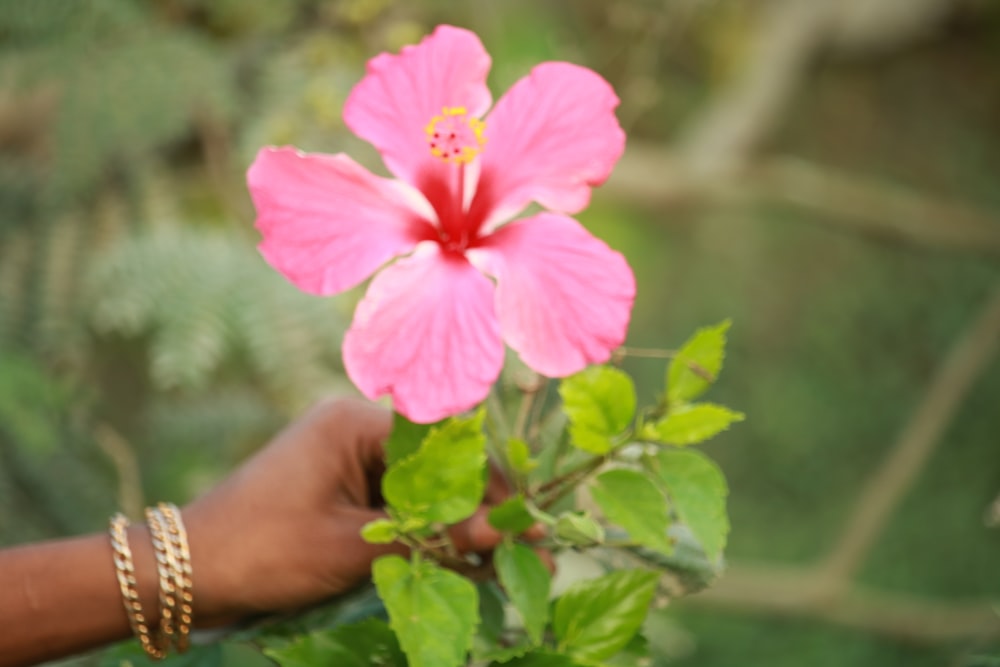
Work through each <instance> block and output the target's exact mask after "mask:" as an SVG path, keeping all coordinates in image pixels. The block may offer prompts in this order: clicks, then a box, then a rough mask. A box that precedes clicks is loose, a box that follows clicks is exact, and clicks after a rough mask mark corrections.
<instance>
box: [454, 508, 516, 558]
mask: <svg viewBox="0 0 1000 667" xmlns="http://www.w3.org/2000/svg"><path fill="white" fill-rule="evenodd" d="M489 512H490V508H489V507H487V506H485V505H481V506H480V507H479V509H477V510H476V512H475V513H474V514H473V515H472V516H470V517H469V518H468V519H466V520H465V521H462V522H461V523H459V524H456V525H454V526H451V527H450V528H449V529H448V535H449V536H450V537H451V541H452V543H454V545H455V548H456V549H458V550H459V551H461V552H462V553H484V552H486V551H492V550H493V549H495V548H496V547H497V545H498V544H500V541H501V540H502V539H503V534H502V533H501V532H500V531H498V530H497V529H496V528H494V527H493V526H491V525H490V522H489V519H488V516H489Z"/></svg>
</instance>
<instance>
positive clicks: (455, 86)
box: [344, 25, 492, 184]
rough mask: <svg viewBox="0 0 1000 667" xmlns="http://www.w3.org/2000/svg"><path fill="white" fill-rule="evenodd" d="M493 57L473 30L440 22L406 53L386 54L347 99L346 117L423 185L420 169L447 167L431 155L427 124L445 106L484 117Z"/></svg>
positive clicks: (390, 163)
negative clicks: (487, 83) (488, 77)
mask: <svg viewBox="0 0 1000 667" xmlns="http://www.w3.org/2000/svg"><path fill="white" fill-rule="evenodd" d="M489 70H490V56H489V54H488V53H486V50H485V49H484V48H483V45H482V43H481V42H480V41H479V38H478V37H477V36H476V35H475V34H474V33H471V32H469V31H468V30H462V29H461V28H454V27H452V26H447V25H443V26H439V27H438V28H437V29H436V30H435V31H434V33H433V34H431V35H430V36H428V37H425V38H424V40H423V41H422V42H420V44H417V45H415V46H407V47H405V48H404V49H403V50H402V51H401V52H400V54H399V55H398V56H397V55H391V54H388V53H383V54H382V55H379V56H377V57H375V58H373V59H372V60H370V61H369V62H368V73H367V74H366V75H365V77H364V78H363V79H362V80H361V81H360V82H359V83H358V85H356V86H355V87H354V90H352V91H351V94H350V96H349V97H348V98H347V102H346V103H345V104H344V122H345V123H346V124H347V126H348V127H349V128H351V130H352V131H353V132H354V133H355V134H356V135H358V136H359V137H361V138H362V139H364V140H366V141H368V142H370V143H371V144H372V145H374V146H375V148H377V149H378V151H379V152H380V153H381V154H382V158H383V159H384V160H385V164H386V166H387V167H388V168H389V171H391V172H392V173H393V174H395V175H396V176H398V177H399V178H401V179H403V180H405V181H407V182H409V183H413V184H417V182H418V179H419V176H420V172H421V171H423V170H426V169H433V170H440V169H441V168H442V167H443V166H444V162H442V161H441V160H440V159H439V158H436V157H434V156H433V155H432V154H431V151H430V148H429V146H428V144H427V134H426V131H425V129H426V127H427V125H428V124H429V123H430V122H431V121H432V119H433V118H434V117H435V116H438V115H440V114H441V113H442V111H443V109H444V108H445V107H448V108H454V107H464V108H465V110H466V112H467V113H468V114H470V115H472V116H476V117H479V116H482V114H484V113H485V112H486V110H487V109H488V108H489V106H490V103H491V101H492V97H491V95H490V90H489V88H487V87H486V75H487V74H488V73H489Z"/></svg>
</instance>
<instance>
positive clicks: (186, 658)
mask: <svg viewBox="0 0 1000 667" xmlns="http://www.w3.org/2000/svg"><path fill="white" fill-rule="evenodd" d="M97 664H99V665H100V667H274V663H273V662H271V661H270V660H268V659H267V658H266V657H264V656H263V655H261V653H260V652H259V651H258V650H257V649H256V648H255V647H254V646H253V644H249V643H246V642H234V641H227V642H222V643H213V644H201V645H199V644H194V645H192V646H191V648H190V649H189V650H188V651H187V652H185V653H172V654H170V655H168V656H167V657H166V658H165V659H163V660H152V659H150V658H149V656H147V655H146V654H145V652H144V651H143V650H142V647H141V646H139V642H136V641H128V642H123V643H121V644H118V645H117V646H115V647H114V648H112V649H110V650H108V651H105V652H104V654H103V655H101V658H100V662H99V663H97ZM316 664H318V663H316ZM339 664H342V663H339ZM353 664H354V663H347V664H346V667H353ZM368 664H370V663H365V665H368ZM386 664H387V666H388V667H397V665H396V663H386ZM282 667H285V666H284V665H282ZM291 667H296V666H295V665H292V666H291ZM399 667H402V665H399Z"/></svg>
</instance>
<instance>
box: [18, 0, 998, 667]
mask: <svg viewBox="0 0 1000 667" xmlns="http://www.w3.org/2000/svg"><path fill="white" fill-rule="evenodd" d="M445 22H446V23H453V24H456V25H460V26H464V27H468V28H471V29H473V30H475V31H476V32H478V33H479V35H480V36H481V37H482V39H483V41H484V43H485V45H486V47H487V49H488V50H489V51H490V52H491V54H492V55H493V58H494V68H493V72H492V75H491V86H492V88H493V90H494V93H495V96H499V94H500V93H501V92H502V91H503V90H504V89H505V88H506V87H507V86H509V85H510V84H511V83H512V82H513V81H515V80H516V79H517V78H519V77H520V76H522V75H524V74H525V73H526V72H527V71H528V70H529V69H530V68H531V66H533V65H534V64H535V63H537V62H539V61H541V60H548V59H559V60H571V61H573V62H577V63H580V64H583V65H586V66H589V67H591V68H593V69H595V70H597V71H598V72H600V73H601V74H602V75H604V76H605V77H606V78H607V79H609V80H610V81H611V83H612V84H613V85H614V86H615V88H616V90H617V91H618V92H619V95H620V96H621V99H622V105H621V107H620V110H619V118H620V120H621V122H622V124H623V126H624V127H625V129H626V131H627V132H628V136H629V146H628V149H627V151H626V155H625V157H624V158H623V160H622V162H621V164H620V166H619V168H618V170H617V171H616V173H615V175H614V176H613V177H612V179H611V180H610V181H609V183H608V184H607V185H606V186H605V187H604V188H601V189H599V190H597V191H596V192H595V195H594V199H593V204H592V206H591V207H590V208H589V209H588V210H587V211H585V212H584V213H582V214H581V215H580V216H579V218H580V219H581V221H583V222H584V224H586V225H587V226H589V227H590V228H591V229H592V230H594V231H595V232H596V233H598V234H599V235H601V236H602V237H603V238H605V239H606V240H607V241H608V242H609V243H610V244H611V245H612V246H614V247H616V248H618V249H619V250H621V251H622V252H624V253H625V254H626V255H627V257H628V259H629V261H630V262H631V263H632V265H633V267H634V269H635V272H636V274H637V277H638V281H639V296H638V299H637V304H636V310H635V314H634V318H633V326H632V329H631V334H630V339H629V344H630V345H633V346H638V347H661V348H664V347H672V346H676V345H678V344H679V343H680V342H681V341H682V340H683V339H684V338H685V337H686V336H687V335H688V334H689V333H690V332H691V331H693V330H694V329H695V328H696V327H698V326H701V325H705V324H709V323H714V322H716V321H719V320H721V319H724V318H725V317H732V318H733V320H734V326H733V329H732V332H731V347H732V350H731V353H730V356H729V359H728V361H727V368H726V371H725V373H724V375H723V378H722V380H721V381H720V386H719V389H718V390H717V392H718V394H717V395H716V398H717V399H718V400H720V401H722V402H725V403H727V404H729V405H732V406H733V407H735V408H737V409H740V410H744V411H745V412H747V413H748V416H749V418H748V421H747V422H746V423H745V424H741V425H739V427H737V428H735V429H734V430H733V431H732V432H731V433H729V434H726V435H725V436H724V437H722V438H720V439H719V440H718V441H717V442H715V443H713V444H712V445H711V446H710V452H711V454H712V455H713V456H715V457H716V458H717V459H718V460H719V461H720V462H721V464H722V466H723V468H724V470H725V472H726V474H727V476H728V477H729V480H730V485H731V495H730V512H731V516H732V522H733V532H732V535H731V542H730V548H729V552H728V557H729V560H730V564H731V571H730V574H729V575H728V576H727V577H725V578H724V579H723V580H722V581H721V582H720V583H719V584H718V585H717V586H716V587H715V588H714V589H712V590H711V591H709V592H707V593H703V594H701V595H698V596H695V597H694V598H691V599H690V600H685V601H680V602H677V603H675V604H673V605H671V606H670V607H668V608H667V609H666V610H664V611H663V612H659V615H658V617H657V619H656V621H657V623H656V627H657V628H659V630H658V631H657V633H656V636H655V637H653V638H652V639H653V643H654V645H655V646H656V649H657V654H658V656H659V657H658V659H657V660H658V664H676V665H692V666H694V665H698V666H699V667H715V666H719V667H722V666H726V667H731V666H733V665H768V666H772V667H775V666H786V665H787V666H793V665H795V666H799V665H803V664H808V665H813V666H824V665H830V666H833V665H853V666H872V667H875V666H878V667H884V666H894V665H901V666H902V665H905V666H907V667H912V666H922V665H956V666H964V667H975V666H985V665H997V664H1000V658H998V657H996V656H998V655H1000V649H998V648H997V638H998V636H1000V617H998V616H997V613H996V612H995V611H994V609H995V608H994V607H993V606H992V603H993V601H996V600H998V599H1000V528H998V527H997V526H998V524H1000V498H998V493H1000V362H998V361H997V359H996V357H995V355H994V352H995V351H996V350H995V348H996V345H997V342H998V339H1000V291H998V288H1000V262H998V261H997V260H998V258H1000V181H998V177H997V175H998V174H1000V76H997V73H998V72H1000V3H996V2H990V1H987V0H983V1H980V2H976V1H973V0H771V1H764V0H761V1H758V2H751V1H748V0H658V1H653V0H636V1H631V2H629V1H620V2H606V1H605V0H574V1H573V2H568V1H566V2H557V1H556V0H530V1H528V0H503V1H500V0H494V1H492V2H491V1H487V0H479V1H476V2H471V1H470V2H464V3H457V2H448V1H446V0H420V1H418V2H406V3H403V2H392V1H391V0H339V1H337V0H330V1H321V0H252V1H251V0H148V1H145V2H143V1H140V0H89V1H87V2H83V1H80V2H76V1H71V0H31V1H30V2H26V1H24V0H2V1H0V545H4V544H15V543H19V542H22V541H27V540H33V539H40V538H45V537H51V536H58V535H67V534H74V533H81V532H88V531H94V530H100V529H102V528H103V526H104V523H105V521H106V518H107V516H108V515H109V514H110V513H111V512H112V511H114V509H116V508H118V507H123V508H125V509H127V510H129V511H131V512H133V513H135V512H137V511H138V509H139V508H141V507H142V506H143V504H144V503H145V502H146V501H148V500H150V499H172V500H175V501H178V502H181V501H185V500H187V499H190V498H191V497H193V496H194V495H196V494H198V493H199V492H200V491H202V490H204V489H205V488H206V487H207V486H208V485H210V484H211V483H212V482H213V480H216V479H218V478H219V477H220V476H221V475H223V474H225V473H226V471H228V470H231V469H232V467H233V466H234V464H235V463H236V462H237V461H239V460H240V459H242V458H243V457H244V456H246V455H247V453H249V452H250V451H253V449H255V448H256V447H258V446H260V445H261V444H262V443H264V442H266V441H267V440H268V438H269V437H270V436H271V435H272V434H273V433H274V431H275V430H276V429H278V428H280V427H281V426H282V425H283V424H284V423H286V422H287V421H288V420H289V419H291V418H293V417H294V416H295V415H296V414H298V413H299V412H300V411H301V410H302V409H303V408H304V406H306V405H308V404H309V403H310V402H312V401H313V400H315V399H316V398H317V397H319V396H321V395H323V394H325V393H330V392H345V391H350V387H349V384H348V383H347V382H346V380H345V379H344V377H343V375H342V373H341V371H340V360H339V342H340V337H341V334H342V332H343V330H344V328H345V327H346V325H347V324H348V322H349V320H350V312H351V307H352V304H353V302H354V299H356V297H357V295H356V294H354V295H347V296H346V297H345V298H338V299H330V300H321V299H315V298H311V297H307V296H305V295H302V294H299V293H298V292H296V290H294V289H293V288H292V287H290V286H289V285H287V284H286V283H285V281H284V280H283V279H282V278H281V277H280V276H279V275H278V274H277V273H275V272H273V271H272V270H270V269H269V268H268V267H267V266H266V265H265V264H264V262H263V260H261V259H260V257H259V255H258V254H257V253H256V250H255V248H254V244H255V242H256V240H257V235H256V232H255V231H254V229H253V225H252V223H253V210H252V207H251V205H250V202H249V198H248V196H247V194H246V190H245V185H244V182H243V174H244V171H245V169H246V167H247V166H248V164H249V163H250V161H251V160H252V159H253V155H254V153H255V152H256V150H257V149H258V148H259V147H260V146H263V145H266V144H286V143H291V144H295V145H297V146H298V147H300V148H302V149H304V150H308V151H323V152H339V151H347V152H350V153H351V154H352V155H355V156H356V157H358V158H359V159H362V160H363V161H365V162H366V163H367V164H369V165H370V166H372V167H373V168H379V166H378V160H377V155H375V153H374V151H373V150H372V149H370V148H369V147H367V146H365V145H363V144H362V143H361V142H360V141H358V140H357V139H355V138H354V137H352V136H351V135H350V134H349V133H348V132H347V131H346V129H345V128H344V126H343V124H342V122H341V119H340V111H341V106H342V104H343V101H344V99H345V96H346V94H347V93H348V91H349V90H350V88H351V86H352V85H353V84H354V83H355V82H357V81H358V79H359V78H360V77H361V75H362V73H363V68H364V63H365V61H366V60H367V59H368V58H370V57H372V56H373V55H375V54H377V53H379V52H381V51H384V50H393V51H394V50H397V49H398V48H399V47H400V46H402V45H404V44H407V43H412V42H415V41H417V40H419V39H420V37H421V36H423V35H424V34H426V33H427V32H429V31H430V30H431V29H432V28H433V26H434V25H436V24H438V23H445ZM626 363H627V366H628V368H629V370H630V371H632V372H634V373H635V374H636V376H637V378H638V380H639V382H640V390H641V391H642V392H643V393H644V394H645V397H646V398H652V397H653V392H654V389H653V388H654V387H656V386H657V385H659V384H660V377H661V374H662V372H663V367H662V364H661V363H658V362H654V361H648V360H643V361H634V360H631V359H629V360H628V361H627V362H626ZM990 656H994V657H992V658H991V657H990Z"/></svg>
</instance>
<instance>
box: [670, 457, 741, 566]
mask: <svg viewBox="0 0 1000 667" xmlns="http://www.w3.org/2000/svg"><path fill="white" fill-rule="evenodd" d="M655 461H656V465H657V468H658V470H657V472H658V473H659V475H660V478H661V479H662V480H663V483H664V484H665V485H666V488H667V494H668V495H669V496H670V499H671V500H672V501H673V507H674V510H675V511H676V512H677V515H678V516H679V517H680V519H681V521H683V522H684V523H685V524H686V525H687V527H688V528H690V529H691V532H692V533H693V534H694V536H695V538H696V539H697V540H698V542H699V543H701V547H702V548H703V549H704V550H705V555H707V556H708V557H709V558H710V559H715V558H717V557H718V556H719V554H721V553H722V549H723V548H724V547H725V546H726V536H727V535H728V534H729V517H728V516H726V495H727V494H728V493H729V488H728V487H727V486H726V478H725V477H724V476H723V474H722V471H721V470H719V467H718V466H717V465H715V463H714V462H712V460H711V459H709V458H708V457H707V456H705V455H704V454H701V453H700V452H697V451H695V450H690V449H668V450H664V451H662V452H660V453H659V454H658V455H657V456H656V459H655Z"/></svg>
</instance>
